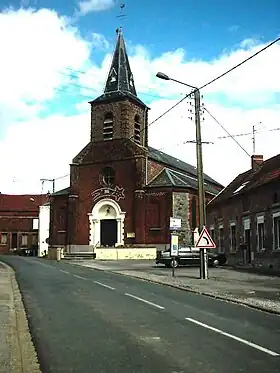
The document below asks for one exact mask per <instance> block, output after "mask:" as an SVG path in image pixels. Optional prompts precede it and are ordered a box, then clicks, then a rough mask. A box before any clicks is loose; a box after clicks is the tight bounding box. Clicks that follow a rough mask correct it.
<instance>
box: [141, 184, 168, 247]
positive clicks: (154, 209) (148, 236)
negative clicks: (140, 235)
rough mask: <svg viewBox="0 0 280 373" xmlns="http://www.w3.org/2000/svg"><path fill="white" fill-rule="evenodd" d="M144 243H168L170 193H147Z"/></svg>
mask: <svg viewBox="0 0 280 373" xmlns="http://www.w3.org/2000/svg"><path fill="white" fill-rule="evenodd" d="M145 204H146V207H145V211H146V213H145V222H144V224H145V243H147V244H165V243H167V242H169V219H170V217H171V215H172V193H171V192H167V191H156V190H154V191H148V192H147V194H146V196H145Z"/></svg>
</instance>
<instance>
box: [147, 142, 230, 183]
mask: <svg viewBox="0 0 280 373" xmlns="http://www.w3.org/2000/svg"><path fill="white" fill-rule="evenodd" d="M148 151H149V158H150V159H153V160H154V161H156V162H159V163H163V164H164V165H167V166H169V167H170V168H174V169H175V170H178V171H183V172H184V173H187V174H189V175H191V176H195V177H196V178H197V169H196V167H194V166H192V165H190V164H188V163H186V162H183V161H181V160H180V159H177V158H175V157H172V156H171V155H169V154H166V153H163V152H162V151H161V150H157V149H155V148H152V147H151V146H149V147H148ZM204 181H208V182H210V183H212V184H215V185H217V186H218V187H219V188H223V185H221V184H220V183H218V182H217V181H216V180H214V179H212V178H211V177H210V176H208V175H206V174H204ZM196 182H197V181H196Z"/></svg>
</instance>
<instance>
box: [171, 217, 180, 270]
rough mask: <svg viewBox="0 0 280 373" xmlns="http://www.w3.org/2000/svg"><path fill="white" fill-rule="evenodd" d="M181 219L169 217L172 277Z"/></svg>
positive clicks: (177, 252)
mask: <svg viewBox="0 0 280 373" xmlns="http://www.w3.org/2000/svg"><path fill="white" fill-rule="evenodd" d="M181 225H182V219H178V218H173V217H171V218H170V224H169V229H170V231H171V234H170V257H171V266H172V277H175V258H176V257H177V256H178V254H179V236H178V231H179V230H180V229H181Z"/></svg>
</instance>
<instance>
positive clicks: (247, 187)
mask: <svg viewBox="0 0 280 373" xmlns="http://www.w3.org/2000/svg"><path fill="white" fill-rule="evenodd" d="M275 180H280V154H278V155H276V156H275V157H272V158H269V159H267V160H266V161H264V162H263V163H262V164H261V165H260V166H259V167H258V168H256V169H253V168H252V169H250V170H248V171H246V172H243V173H242V174H239V175H238V176H237V177H236V178H235V179H234V180H233V181H232V182H231V183H230V184H229V185H228V186H227V187H226V188H225V189H224V190H223V191H222V192H221V193H220V194H219V195H217V196H216V197H215V198H214V199H213V200H212V201H211V202H210V203H209V205H214V204H216V203H220V202H222V201H226V200H228V199H229V198H233V197H235V196H237V195H240V194H245V193H247V192H250V191H251V190H253V189H254V188H257V187H259V186H262V185H264V184H266V183H269V182H272V181H275Z"/></svg>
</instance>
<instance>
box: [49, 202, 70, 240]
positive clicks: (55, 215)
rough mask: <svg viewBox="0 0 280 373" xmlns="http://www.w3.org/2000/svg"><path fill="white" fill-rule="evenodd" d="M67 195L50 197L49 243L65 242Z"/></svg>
mask: <svg viewBox="0 0 280 373" xmlns="http://www.w3.org/2000/svg"><path fill="white" fill-rule="evenodd" d="M67 216H68V196H56V197H52V199H51V209H50V245H51V246H53V245H65V244H66V242H67V234H66V233H67V225H68V224H67Z"/></svg>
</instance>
